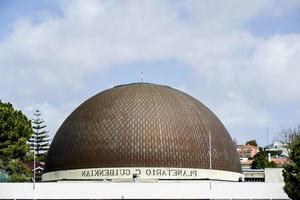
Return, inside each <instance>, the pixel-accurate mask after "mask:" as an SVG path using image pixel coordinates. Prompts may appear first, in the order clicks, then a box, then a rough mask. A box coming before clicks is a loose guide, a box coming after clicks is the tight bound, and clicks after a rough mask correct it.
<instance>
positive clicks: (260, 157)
mask: <svg viewBox="0 0 300 200" xmlns="http://www.w3.org/2000/svg"><path fill="white" fill-rule="evenodd" d="M268 167H270V168H273V167H276V163H275V162H274V161H271V162H269V161H268V159H267V152H266V151H263V149H262V148H260V152H258V153H257V154H255V156H254V157H253V162H252V163H251V168H252V169H264V168H268Z"/></svg>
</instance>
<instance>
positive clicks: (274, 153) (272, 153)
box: [264, 142, 289, 167]
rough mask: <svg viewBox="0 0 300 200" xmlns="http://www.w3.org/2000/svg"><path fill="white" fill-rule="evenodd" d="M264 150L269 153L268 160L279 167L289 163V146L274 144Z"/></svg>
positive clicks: (279, 143)
mask: <svg viewBox="0 0 300 200" xmlns="http://www.w3.org/2000/svg"><path fill="white" fill-rule="evenodd" d="M264 150H265V151H266V152H268V160H269V161H274V162H275V163H276V164H277V166H278V167H282V166H284V165H285V164H287V163H289V159H288V157H289V149H288V145H287V144H283V143H281V142H274V143H273V144H270V145H267V146H265V147H264Z"/></svg>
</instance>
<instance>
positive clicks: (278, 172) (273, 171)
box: [265, 168, 284, 183]
mask: <svg viewBox="0 0 300 200" xmlns="http://www.w3.org/2000/svg"><path fill="white" fill-rule="evenodd" d="M282 170H283V168H266V169H265V182H268V183H283V182H284V180H283V175H282Z"/></svg>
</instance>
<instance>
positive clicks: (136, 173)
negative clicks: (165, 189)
mask: <svg viewBox="0 0 300 200" xmlns="http://www.w3.org/2000/svg"><path fill="white" fill-rule="evenodd" d="M242 177H243V175H242V173H241V165H240V161H239V156H238V154H237V152H236V149H235V146H234V143H233V141H232V139H231V137H230V135H229V133H228V132H227V130H226V128H225V127H224V126H223V124H222V123H221V121H220V120H219V119H218V118H217V117H216V116H215V114H214V113H213V112H212V111H210V110H209V109H208V108H207V107H206V106H205V105H203V104H202V103H201V102H199V101H198V100H196V99H195V98H193V97H191V96H189V95H188V94H185V93H183V92H181V91H179V90H176V89H173V88H170V87H168V86H162V85H156V84H149V83H134V84H128V85H120V86H117V87H114V88H111V89H108V90H105V91H103V92H100V93H98V94H96V95H95V96H93V97H91V98H90V99H88V100H86V101H85V102H83V103H82V104H81V105H80V106H79V107H77V108H76V109H75V110H74V111H73V112H72V113H71V114H70V116H68V117H67V119H66V120H65V121H64V123H63V124H62V125H61V127H60V128H59V130H58V132H57V133H56V135H55V137H54V139H53V141H52V144H51V146H50V148H49V151H48V154H47V158H46V163H45V173H44V174H43V176H42V180H43V181H57V180H129V179H130V180H132V179H142V180H195V179H197V180H205V179H214V180H228V181H239V180H240V179H241V178H242Z"/></svg>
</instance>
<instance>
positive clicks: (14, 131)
mask: <svg viewBox="0 0 300 200" xmlns="http://www.w3.org/2000/svg"><path fill="white" fill-rule="evenodd" d="M31 135H32V127H31V122H30V120H28V119H27V117H26V116H25V115H24V114H23V113H22V112H21V111H17V110H15V109H14V108H13V106H12V105H11V104H10V103H2V102H1V101H0V161H1V162H0V169H2V170H3V171H5V172H7V173H8V174H9V180H10V181H27V180H29V179H30V173H28V168H27V167H26V166H25V165H23V164H22V162H23V161H24V155H25V154H26V153H27V152H28V151H29V145H28V144H27V141H28V139H29V138H30V137H31Z"/></svg>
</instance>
